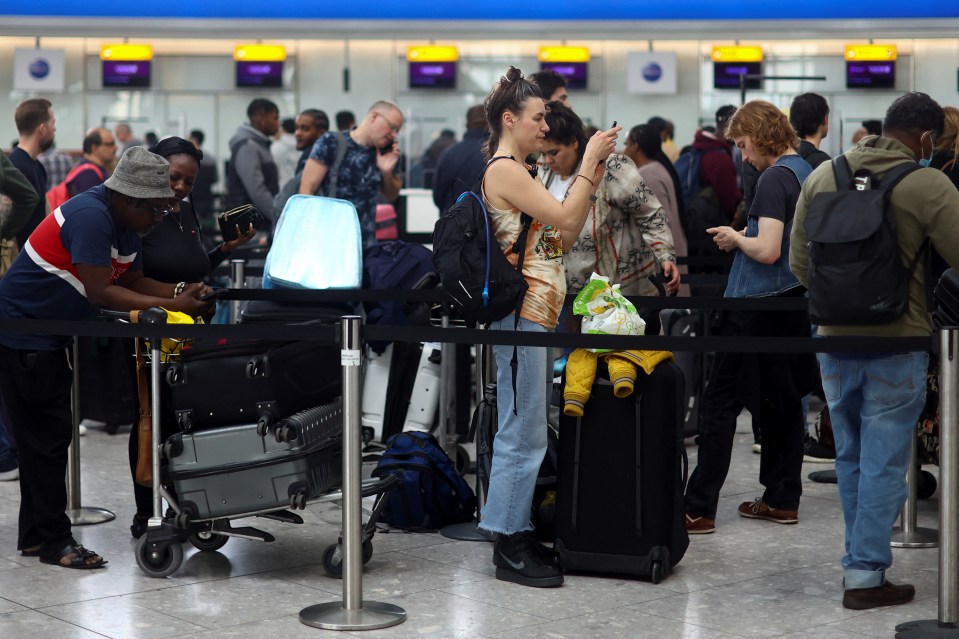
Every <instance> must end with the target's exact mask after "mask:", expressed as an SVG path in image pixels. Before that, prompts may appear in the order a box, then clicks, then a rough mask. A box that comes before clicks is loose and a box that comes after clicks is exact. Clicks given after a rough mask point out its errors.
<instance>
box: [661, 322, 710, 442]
mask: <svg viewBox="0 0 959 639" xmlns="http://www.w3.org/2000/svg"><path fill="white" fill-rule="evenodd" d="M706 317H707V315H706V312H704V311H696V310H690V309H687V308H668V309H664V310H662V311H660V319H661V320H662V322H663V332H664V333H665V334H666V335H668V336H669V337H696V336H697V335H700V336H702V335H705V334H706ZM673 357H674V358H675V360H676V365H677V366H679V368H680V370H682V371H683V379H684V381H685V388H686V393H685V399H684V400H683V437H687V438H688V437H695V436H696V435H697V434H699V410H700V406H701V404H702V399H703V389H704V388H705V386H706V368H705V357H704V354H703V353H701V352H694V351H674V352H673Z"/></svg>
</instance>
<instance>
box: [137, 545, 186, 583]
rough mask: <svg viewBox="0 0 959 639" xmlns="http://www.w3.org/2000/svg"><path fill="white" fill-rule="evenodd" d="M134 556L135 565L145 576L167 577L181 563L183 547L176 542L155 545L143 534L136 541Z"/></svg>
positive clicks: (177, 568) (178, 567)
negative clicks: (164, 545) (135, 559)
mask: <svg viewBox="0 0 959 639" xmlns="http://www.w3.org/2000/svg"><path fill="white" fill-rule="evenodd" d="M136 558H137V565H138V566H140V570H142V571H143V572H144V574H146V576H148V577H154V578H160V577H169V576H170V575H172V574H173V573H175V572H176V571H177V570H179V569H180V565H181V564H182V563H183V547H182V546H180V544H178V543H172V544H169V545H167V546H166V547H161V546H157V545H155V544H151V543H150V542H149V541H148V540H147V535H143V536H142V537H140V539H139V540H138V541H137V547H136Z"/></svg>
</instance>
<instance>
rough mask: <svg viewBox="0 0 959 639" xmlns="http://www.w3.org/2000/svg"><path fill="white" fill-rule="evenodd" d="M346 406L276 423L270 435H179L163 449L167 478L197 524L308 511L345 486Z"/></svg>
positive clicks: (250, 429)
mask: <svg viewBox="0 0 959 639" xmlns="http://www.w3.org/2000/svg"><path fill="white" fill-rule="evenodd" d="M342 438H343V402H342V399H341V398H338V399H336V400H335V401H333V402H331V403H329V404H325V405H323V406H319V407H317V408H311V409H308V410H305V411H302V412H299V413H296V414H295V415H292V416H291V417H288V418H285V419H282V420H280V421H279V422H277V423H276V424H275V425H274V426H273V427H272V428H271V430H270V432H268V433H267V434H266V435H265V436H263V437H261V436H259V435H258V434H257V426H256V424H245V425H241V426H226V427H223V428H216V429H211V430H205V431H198V432H189V433H177V434H176V435H173V436H172V437H170V438H169V439H168V440H167V442H166V443H165V444H164V454H165V456H166V457H167V458H168V459H169V467H168V476H169V478H170V479H171V480H172V481H173V485H174V488H175V489H176V494H177V499H178V501H179V504H180V506H181V508H183V510H184V512H186V513H188V514H189V515H190V518H191V519H193V520H194V521H195V520H202V519H217V518H222V517H231V516H234V515H238V514H243V513H254V512H263V511H269V510H276V509H282V508H289V507H294V508H302V507H303V506H305V505H306V502H307V500H309V499H313V498H314V497H317V496H319V495H321V494H323V493H325V492H328V491H329V490H331V489H332V488H334V487H337V486H339V484H340V481H341V476H342V453H343V448H342Z"/></svg>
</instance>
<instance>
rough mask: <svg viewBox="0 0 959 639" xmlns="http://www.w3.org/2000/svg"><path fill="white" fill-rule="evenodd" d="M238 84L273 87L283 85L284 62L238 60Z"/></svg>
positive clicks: (241, 85)
mask: <svg viewBox="0 0 959 639" xmlns="http://www.w3.org/2000/svg"><path fill="white" fill-rule="evenodd" d="M236 86H238V87H273V88H279V87H282V86H283V63H282V62H237V63H236Z"/></svg>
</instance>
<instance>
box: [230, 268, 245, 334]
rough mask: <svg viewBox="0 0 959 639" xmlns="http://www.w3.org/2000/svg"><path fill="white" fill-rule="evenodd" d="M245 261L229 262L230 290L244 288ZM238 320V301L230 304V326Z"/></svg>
mask: <svg viewBox="0 0 959 639" xmlns="http://www.w3.org/2000/svg"><path fill="white" fill-rule="evenodd" d="M245 271H246V260H230V288H246V275H245ZM239 318H240V300H233V301H232V302H230V324H236V322H237V320H238V319H239Z"/></svg>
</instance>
